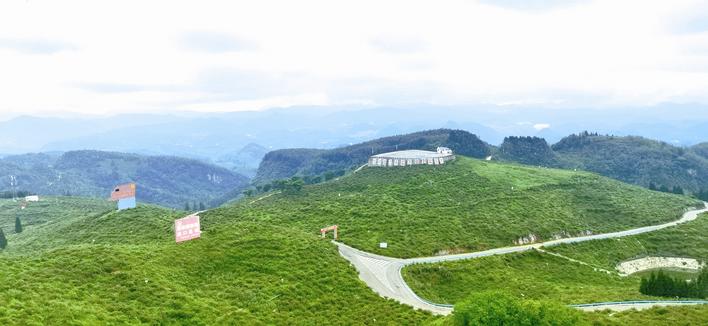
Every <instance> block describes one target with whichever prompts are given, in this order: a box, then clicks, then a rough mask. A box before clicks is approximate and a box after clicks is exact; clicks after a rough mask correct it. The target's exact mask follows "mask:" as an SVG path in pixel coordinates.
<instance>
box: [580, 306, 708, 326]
mask: <svg viewBox="0 0 708 326" xmlns="http://www.w3.org/2000/svg"><path fill="white" fill-rule="evenodd" d="M585 319H586V320H587V321H588V322H589V323H591V324H592V325H607V326H611V325H612V326H614V325H643V326H655V325H656V326H663V325H676V326H683V325H686V326H688V325H705V324H706V322H708V306H706V305H703V306H688V307H655V308H651V309H647V310H639V311H637V310H628V311H622V312H611V311H598V312H592V313H586V314H585Z"/></svg>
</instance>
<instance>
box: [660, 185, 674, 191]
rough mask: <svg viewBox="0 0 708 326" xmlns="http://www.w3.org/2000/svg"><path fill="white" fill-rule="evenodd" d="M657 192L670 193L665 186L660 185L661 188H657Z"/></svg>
mask: <svg viewBox="0 0 708 326" xmlns="http://www.w3.org/2000/svg"><path fill="white" fill-rule="evenodd" d="M659 191H661V192H671V191H670V190H669V187H667V186H665V185H662V186H661V187H659Z"/></svg>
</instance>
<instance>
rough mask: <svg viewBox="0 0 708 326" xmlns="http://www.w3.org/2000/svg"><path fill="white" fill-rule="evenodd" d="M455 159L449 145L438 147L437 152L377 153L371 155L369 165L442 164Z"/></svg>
mask: <svg viewBox="0 0 708 326" xmlns="http://www.w3.org/2000/svg"><path fill="white" fill-rule="evenodd" d="M454 159H455V155H453V153H452V150H450V149H449V148H447V147H438V149H437V151H436V152H431V151H422V150H405V151H397V152H390V153H382V154H376V155H373V156H371V157H369V164H368V166H371V167H391V166H410V165H419V164H428V165H442V164H445V162H448V161H451V160H454Z"/></svg>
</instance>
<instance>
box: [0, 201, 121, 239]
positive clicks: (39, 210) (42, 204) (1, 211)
mask: <svg viewBox="0 0 708 326" xmlns="http://www.w3.org/2000/svg"><path fill="white" fill-rule="evenodd" d="M115 206H116V205H115V203H112V202H109V201H108V200H102V199H92V198H81V197H42V198H41V201H39V202H32V203H29V204H28V205H27V208H25V209H20V203H19V202H16V201H12V200H10V199H0V228H2V229H3V230H4V231H5V234H6V235H10V236H11V235H12V234H13V233H14V232H15V217H16V216H19V217H20V220H21V221H22V226H23V228H24V230H25V231H27V232H26V234H30V233H33V232H35V231H36V230H37V229H41V228H43V227H45V226H46V225H48V224H62V223H65V222H67V221H73V219H74V218H76V217H77V216H83V215H85V214H86V213H87V212H92V213H93V214H105V213H107V212H109V211H112V210H115Z"/></svg>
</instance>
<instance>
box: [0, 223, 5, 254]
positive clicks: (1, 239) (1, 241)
mask: <svg viewBox="0 0 708 326" xmlns="http://www.w3.org/2000/svg"><path fill="white" fill-rule="evenodd" d="M5 247H7V238H5V232H3V230H2V228H0V249H5Z"/></svg>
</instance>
